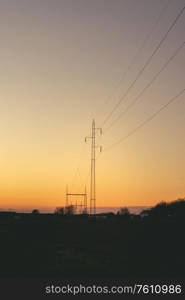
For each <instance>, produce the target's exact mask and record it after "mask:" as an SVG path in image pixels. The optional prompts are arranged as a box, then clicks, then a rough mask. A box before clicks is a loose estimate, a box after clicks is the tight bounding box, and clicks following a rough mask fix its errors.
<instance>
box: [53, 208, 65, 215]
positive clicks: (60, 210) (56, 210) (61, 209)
mask: <svg viewBox="0 0 185 300" xmlns="http://www.w3.org/2000/svg"><path fill="white" fill-rule="evenodd" d="M55 214H58V215H61V216H63V215H64V214H65V209H64V207H56V209H55Z"/></svg>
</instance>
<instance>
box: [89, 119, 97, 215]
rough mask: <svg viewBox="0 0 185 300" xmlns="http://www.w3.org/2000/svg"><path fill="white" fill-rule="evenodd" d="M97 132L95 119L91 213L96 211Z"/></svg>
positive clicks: (93, 122) (92, 142) (93, 123)
mask: <svg viewBox="0 0 185 300" xmlns="http://www.w3.org/2000/svg"><path fill="white" fill-rule="evenodd" d="M95 145H96V134H95V120H93V121H92V141H91V185H90V214H95V213H96V148H95Z"/></svg>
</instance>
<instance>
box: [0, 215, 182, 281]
mask: <svg viewBox="0 0 185 300" xmlns="http://www.w3.org/2000/svg"><path fill="white" fill-rule="evenodd" d="M5 275H8V276H10V275H13V276H15V275H16V276H25V275H32V276H42V275H44V276H48V275H49V276H55V275H56V276H62V275H63V276H66V275H67V276H68V275H69V276H71V275H74V276H76V275H79V276H84V275H85V276H89V275H92V276H97V275H98V276H120V275H121V276H147V277H148V276H174V277H178V276H184V275H185V217H184V215H183V217H182V216H181V217H180V218H179V217H178V218H175V219H174V218H162V217H160V218H158V217H157V218H156V217H152V216H150V217H143V218H140V217H137V216H135V217H134V216H133V217H131V216H130V217H128V216H109V217H107V218H98V219H95V218H93V217H87V216H70V217H68V216H57V215H54V214H50V215H49V214H48V215H47V214H35V215H34V214H13V213H0V276H5Z"/></svg>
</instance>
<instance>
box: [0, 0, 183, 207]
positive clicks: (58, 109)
mask: <svg viewBox="0 0 185 300" xmlns="http://www.w3.org/2000/svg"><path fill="white" fill-rule="evenodd" d="M7 2H9V3H7ZM7 2H6V1H3V2H2V3H0V18H1V20H2V24H3V25H2V26H1V28H0V34H1V42H2V44H1V58H0V61H1V68H0V75H1V88H0V128H1V130H0V141H1V147H0V169H1V173H0V209H10V208H11V209H17V208H29V209H30V208H40V207H56V206H63V205H64V204H65V189H66V184H68V186H69V190H70V191H71V192H82V191H83V189H84V185H85V184H86V185H87V192H88V199H89V184H90V178H89V177H88V173H89V170H90V141H89V142H88V143H87V144H84V137H85V136H88V135H89V134H90V130H91V122H92V119H93V118H95V120H96V125H97V126H98V127H99V126H100V125H101V123H102V121H103V120H104V118H105V117H106V116H107V114H108V113H110V111H111V110H112V108H113V107H114V106H115V104H116V103H117V102H118V101H119V99H120V97H121V96H122V95H124V93H125V91H126V89H127V88H128V86H129V85H130V83H131V82H132V81H133V79H134V78H135V76H136V74H137V72H138V70H140V69H141V67H142V66H143V64H144V62H145V61H146V59H147V58H148V57H149V55H150V54H151V53H152V51H153V49H154V48H155V47H156V45H157V43H158V42H159V40H160V39H161V37H162V36H163V35H164V32H166V30H167V29H168V28H169V24H170V23H171V21H172V20H173V19H174V17H175V16H176V15H177V13H178V12H179V10H180V9H181V8H182V1H181V0H179V1H174V2H173V3H171V4H170V6H169V8H168V9H167V11H166V13H165V16H164V18H163V19H162V20H161V23H160V24H159V26H158V27H157V28H156V30H155V32H154V33H153V35H152V37H151V39H150V40H149V41H148V43H147V44H146V47H144V49H143V51H142V53H140V56H139V58H138V60H137V61H136V62H135V64H134V65H133V66H132V68H131V69H130V71H129V72H128V74H127V76H126V78H125V80H124V81H123V82H122V83H121V84H120V86H119V87H118V88H117V89H116V91H115V86H117V83H118V82H119V81H120V78H122V77H123V74H124V72H125V70H126V69H127V67H128V65H129V62H131V61H132V58H133V57H134V55H135V53H136V49H139V47H140V46H141V41H144V39H145V37H146V36H147V34H148V32H149V31H150V30H151V29H152V27H153V25H154V23H155V21H156V19H157V16H158V15H159V13H160V11H161V9H162V7H163V5H164V4H163V3H162V2H163V1H160V0H157V1H152V0H150V1H148V0H141V1H129V0H126V1H121V0H118V1H116V3H115V1H107V2H106V1H99V0H94V1H87V2H86V1H83V0H79V1H56V0H53V1H52V2H51V1H49V0H42V1H39V2H38V1H36V0H33V1H25V4H24V5H23V4H22V1H19V0H18V1H16V4H15V1H7ZM105 2H106V5H105ZM184 26H185V18H184V15H183V17H182V18H181V19H180V20H179V22H178V23H177V25H176V26H175V28H174V29H173V31H172V32H171V33H170V34H169V37H168V39H167V40H166V41H165V43H164V45H163V47H161V49H160V51H159V52H158V53H157V54H156V55H155V57H154V58H153V60H152V62H151V64H150V65H149V67H148V68H147V69H146V71H145V72H144V73H143V76H142V77H141V78H140V79H139V80H138V82H137V84H136V85H135V86H134V88H133V89H131V91H130V93H129V94H128V97H127V98H126V99H125V101H123V103H122V104H121V105H120V106H119V109H118V110H116V111H115V112H114V114H113V116H112V118H111V120H109V122H107V124H105V126H104V127H105V128H104V127H103V131H104V129H106V127H107V126H108V125H110V123H111V121H113V120H114V119H115V118H116V117H118V115H119V113H120V112H121V111H124V110H125V108H126V107H127V106H128V105H129V104H130V103H132V101H133V99H134V98H135V97H136V96H137V95H138V94H139V93H140V92H141V90H142V89H143V88H144V86H145V85H146V84H147V83H148V81H149V80H150V79H151V78H152V77H153V76H154V74H156V73H157V72H158V71H159V69H160V68H161V66H162V65H163V64H164V63H165V62H166V60H167V59H168V58H169V57H170V56H171V55H172V54H173V53H174V51H175V49H176V48H177V47H178V46H179V45H180V44H181V43H182V41H183V39H184V28H185V27H184ZM184 63H185V51H184V50H183V51H181V52H180V53H179V55H178V56H177V57H176V58H175V59H174V60H173V61H172V62H171V63H170V64H169V66H168V68H167V69H166V70H165V71H164V72H162V73H161V74H160V77H159V78H158V79H157V80H156V81H155V82H154V84H152V85H151V87H150V88H149V89H148V90H147V91H146V92H145V93H144V94H143V96H142V97H141V99H140V101H139V102H138V103H137V105H135V106H134V107H133V108H132V109H130V111H128V113H126V114H125V115H124V116H123V118H121V119H120V120H119V121H118V122H117V123H116V124H115V126H113V127H112V128H111V129H110V130H109V131H107V132H105V134H103V135H102V137H97V144H98V145H102V146H103V152H102V154H101V155H100V156H99V155H98V153H97V155H98V160H97V170H96V182H97V206H107V207H110V206H118V207H122V206H151V205H155V204H156V203H158V202H160V201H162V200H164V201H171V200H175V199H177V198H183V197H184V196H185V172H184V170H185V157H184V149H185V139H184V128H185V118H184V111H185V101H184V100H185V96H184V95H183V96H182V97H180V98H179V99H178V100H177V101H176V102H175V103H173V104H172V105H171V106H169V107H168V109H166V110H165V111H163V112H161V114H159V115H158V116H157V117H156V118H155V119H154V120H153V121H152V122H150V123H148V124H147V126H145V127H143V128H142V129H141V130H140V131H138V132H137V133H136V134H135V135H133V136H132V137H130V138H129V139H128V140H126V141H125V142H123V143H120V144H119V145H118V146H117V147H115V148H112V149H111V150H110V151H104V149H105V148H106V147H108V146H110V145H111V144H113V143H114V142H116V141H118V140H119V139H120V138H122V137H124V136H127V134H128V133H129V132H130V131H132V130H133V129H134V128H136V127H137V126H138V124H140V123H141V122H142V121H143V120H145V119H146V118H147V117H148V116H150V115H151V114H152V113H154V112H155V111H156V110H157V109H159V108H160V107H161V106H162V105H164V104H165V103H166V102H168V101H169V99H170V98H171V97H172V96H175V95H176V94H177V93H178V92H179V91H180V90H181V89H182V88H183V87H184V78H185V64H184ZM112 91H113V92H112ZM110 95H111V97H110V98H109V96H110ZM107 99H109V100H108V101H107ZM97 151H98V150H97Z"/></svg>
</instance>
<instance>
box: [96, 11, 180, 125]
mask: <svg viewBox="0 0 185 300" xmlns="http://www.w3.org/2000/svg"><path fill="white" fill-rule="evenodd" d="M184 10H185V6H184V7H183V8H182V9H181V10H180V12H179V13H178V15H177V16H176V18H175V20H174V21H173V22H172V24H171V25H170V27H169V28H168V30H167V31H166V33H165V34H164V36H163V38H162V39H161V40H160V42H159V43H158V45H157V46H156V48H155V49H154V51H153V52H152V54H151V55H150V56H149V58H148V59H147V61H146V62H145V64H144V66H143V67H142V68H141V69H140V71H139V72H138V74H137V76H136V78H135V79H134V81H133V82H132V83H131V84H130V85H129V87H128V88H127V90H126V92H125V93H124V95H123V96H122V97H121V98H120V100H119V101H118V103H117V104H116V105H115V106H114V108H113V109H112V111H111V112H110V113H109V114H108V116H107V117H106V118H105V119H104V121H103V123H102V125H101V126H104V124H105V123H106V122H107V121H108V120H109V119H110V117H111V116H112V114H113V113H114V111H115V110H116V109H117V107H118V106H119V105H120V104H121V102H122V101H123V100H124V99H125V97H126V96H127V95H128V93H129V92H130V90H131V89H132V87H133V86H134V85H135V83H136V82H137V80H138V79H139V78H140V76H141V75H142V73H143V72H144V71H145V69H146V68H147V66H148V65H149V63H150V62H151V60H152V58H153V57H154V56H155V54H156V53H157V51H158V50H159V49H160V47H161V46H162V44H163V43H164V41H165V40H166V38H167V36H168V34H169V33H170V31H171V30H172V29H173V27H174V26H175V24H176V23H177V21H178V20H179V18H180V17H181V15H182V14H183V13H184Z"/></svg>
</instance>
